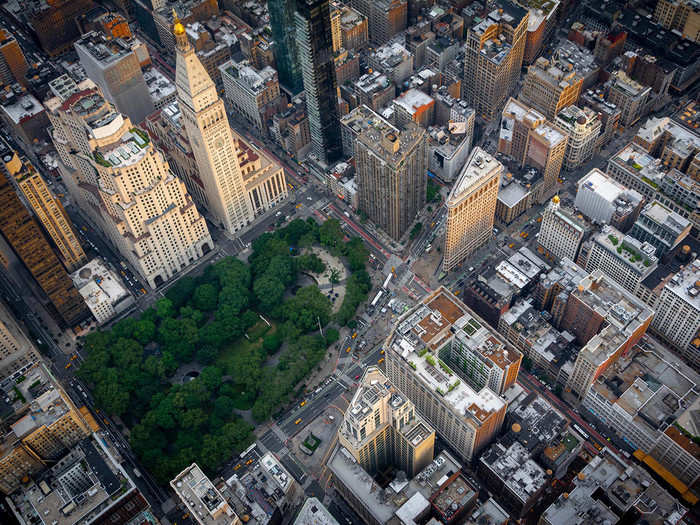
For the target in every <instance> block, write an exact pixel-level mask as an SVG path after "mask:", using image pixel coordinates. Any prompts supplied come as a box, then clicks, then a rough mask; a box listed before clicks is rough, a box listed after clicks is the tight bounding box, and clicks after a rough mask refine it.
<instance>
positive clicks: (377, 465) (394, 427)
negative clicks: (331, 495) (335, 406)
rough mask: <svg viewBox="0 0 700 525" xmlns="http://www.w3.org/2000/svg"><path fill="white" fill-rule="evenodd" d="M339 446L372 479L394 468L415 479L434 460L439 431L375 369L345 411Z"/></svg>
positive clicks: (371, 368) (368, 374)
mask: <svg viewBox="0 0 700 525" xmlns="http://www.w3.org/2000/svg"><path fill="white" fill-rule="evenodd" d="M338 442H339V443H340V444H341V445H342V446H343V447H345V448H346V449H347V451H348V452H350V454H352V456H353V457H354V458H355V459H356V460H357V462H358V463H359V464H360V465H361V466H362V468H363V469H364V470H365V471H367V472H369V473H370V474H371V475H374V474H377V473H379V472H382V471H383V470H384V469H385V468H386V467H388V466H391V467H394V468H396V469H397V470H402V471H404V472H405V473H406V475H407V476H408V477H409V478H412V477H414V476H415V475H416V474H417V473H418V472H420V471H421V470H423V468H425V467H426V465H428V463H430V462H431V461H432V460H433V447H434V445H435V430H433V428H432V427H431V426H430V425H428V424H427V423H426V422H425V421H423V418H421V417H420V415H418V414H417V411H416V409H415V407H414V405H413V403H411V402H410V401H409V400H408V399H407V398H406V397H405V396H404V395H403V394H402V393H401V392H399V390H398V389H397V388H396V387H395V386H394V385H392V384H391V382H390V381H389V380H388V379H387V378H386V376H385V375H384V374H383V373H382V372H381V370H379V369H378V368H377V367H375V366H371V367H369V368H368V369H367V370H365V373H364V375H363V376H362V379H361V380H360V387H359V388H358V389H357V391H356V392H355V395H354V396H353V398H352V400H351V401H350V406H349V407H348V409H347V410H346V411H345V417H344V418H343V422H342V423H341V424H340V428H339V429H338Z"/></svg>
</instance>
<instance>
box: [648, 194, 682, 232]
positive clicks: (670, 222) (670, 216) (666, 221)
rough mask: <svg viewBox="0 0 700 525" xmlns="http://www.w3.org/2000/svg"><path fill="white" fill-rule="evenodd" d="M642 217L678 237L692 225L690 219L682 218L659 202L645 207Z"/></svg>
mask: <svg viewBox="0 0 700 525" xmlns="http://www.w3.org/2000/svg"><path fill="white" fill-rule="evenodd" d="M640 217H644V218H646V219H647V220H649V221H651V222H653V223H656V224H658V225H660V226H662V227H663V228H664V229H665V230H668V231H672V232H674V233H675V234H677V235H680V234H681V233H682V232H683V231H684V230H685V229H686V228H687V227H688V226H689V225H690V221H689V220H688V219H686V218H685V217H681V216H680V215H678V214H677V213H676V212H675V211H673V210H672V209H670V208H668V207H667V206H665V205H663V204H661V203H660V202H659V201H657V200H655V201H653V202H650V203H649V204H647V205H645V206H644V208H643V209H642V213H641V214H640Z"/></svg>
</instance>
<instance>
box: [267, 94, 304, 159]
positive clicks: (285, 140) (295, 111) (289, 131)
mask: <svg viewBox="0 0 700 525" xmlns="http://www.w3.org/2000/svg"><path fill="white" fill-rule="evenodd" d="M270 134H271V135H272V137H273V138H274V139H275V142H277V143H278V144H279V145H280V147H281V148H282V149H283V150H284V151H285V152H287V153H288V154H289V155H290V156H291V157H292V158H293V159H296V160H297V161H299V160H301V159H303V158H305V157H306V155H307V154H308V152H309V150H310V149H311V128H310V127H309V117H308V115H307V114H306V104H304V99H303V97H302V96H298V97H295V98H294V100H293V101H292V105H291V107H288V108H287V110H286V111H284V112H282V113H276V114H275V115H273V117H272V126H271V127H270Z"/></svg>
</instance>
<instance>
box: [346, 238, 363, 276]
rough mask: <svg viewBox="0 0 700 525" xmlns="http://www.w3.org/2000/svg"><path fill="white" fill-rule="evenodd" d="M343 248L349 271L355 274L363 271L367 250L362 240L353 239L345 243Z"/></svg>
mask: <svg viewBox="0 0 700 525" xmlns="http://www.w3.org/2000/svg"><path fill="white" fill-rule="evenodd" d="M345 247H346V254H347V258H348V266H349V267H350V271H352V272H356V271H358V270H362V269H364V268H365V265H366V264H367V258H368V257H369V250H368V249H367V246H365V243H364V242H362V239H360V238H359V237H353V238H352V239H350V240H349V241H348V242H347V243H346V245H345Z"/></svg>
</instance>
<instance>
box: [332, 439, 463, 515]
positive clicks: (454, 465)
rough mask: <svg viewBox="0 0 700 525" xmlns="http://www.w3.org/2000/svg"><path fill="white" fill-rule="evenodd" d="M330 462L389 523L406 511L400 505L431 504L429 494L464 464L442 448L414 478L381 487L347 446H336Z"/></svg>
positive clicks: (351, 486) (355, 492) (400, 479)
mask: <svg viewBox="0 0 700 525" xmlns="http://www.w3.org/2000/svg"><path fill="white" fill-rule="evenodd" d="M327 464H328V467H329V468H330V470H331V471H332V472H333V475H334V476H336V477H337V478H338V479H339V480H340V481H341V482H342V483H343V485H345V486H346V487H348V489H349V490H351V491H352V493H353V495H354V496H355V497H356V498H357V499H358V500H360V501H362V502H363V504H364V506H365V508H367V509H368V510H369V511H370V512H371V513H372V515H373V516H374V518H375V519H376V520H377V521H378V522H380V523H386V522H387V521H389V520H390V519H391V518H392V516H394V515H395V514H397V515H401V514H403V512H402V511H401V509H402V508H403V507H404V505H406V504H408V505H407V507H406V508H404V512H405V511H410V510H411V509H412V508H415V507H416V506H421V507H427V506H429V505H430V503H429V499H430V497H431V496H432V495H433V494H434V493H435V492H436V491H437V490H438V489H439V488H440V487H441V486H442V485H443V484H444V483H445V482H446V481H448V480H449V478H450V477H451V476H452V475H453V474H455V473H457V472H459V470H460V469H461V468H462V465H460V464H459V463H458V462H457V461H455V460H454V459H453V458H452V456H450V455H449V454H448V453H447V452H442V453H441V454H440V455H438V456H437V457H436V458H435V459H434V460H433V461H432V462H431V463H430V464H429V465H428V466H427V467H425V468H424V469H423V470H422V471H421V472H420V473H419V474H418V475H416V477H414V478H413V479H412V480H407V479H406V478H405V474H404V475H403V478H397V479H395V480H394V481H393V482H392V483H390V484H389V485H388V486H387V487H386V488H384V489H382V488H381V487H380V486H379V485H378V484H377V482H376V481H374V479H372V477H371V476H370V475H369V474H368V473H367V472H366V471H365V470H364V469H363V468H362V466H361V465H360V464H359V463H357V461H356V460H355V458H354V457H352V454H350V452H348V451H347V450H346V449H345V448H344V447H341V446H338V447H336V448H335V450H334V451H333V453H332V454H331V457H330V459H329V460H328V463H327ZM416 495H418V496H416ZM414 497H415V499H412V498H414ZM406 514H411V513H410V512H406Z"/></svg>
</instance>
